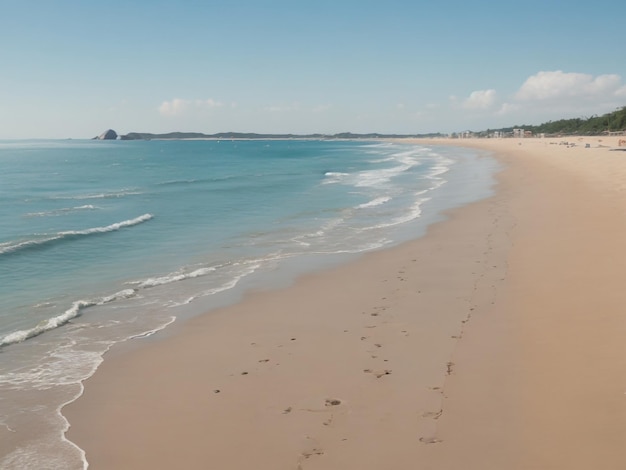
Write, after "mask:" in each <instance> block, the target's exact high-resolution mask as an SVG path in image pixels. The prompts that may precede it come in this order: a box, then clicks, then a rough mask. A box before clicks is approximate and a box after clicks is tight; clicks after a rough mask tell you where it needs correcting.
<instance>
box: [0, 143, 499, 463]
mask: <svg viewBox="0 0 626 470" xmlns="http://www.w3.org/2000/svg"><path fill="white" fill-rule="evenodd" d="M494 170H495V163H494V162H493V161H492V160H491V159H489V158H485V157H481V156H478V155H477V154H476V153H475V152H474V151H471V150H467V149H458V148H452V147H424V146H420V145H413V144H402V143H387V142H361V141H356V142H355V141H16V142H8V141H4V142H0V296H1V297H0V298H1V299H2V309H1V310H0V348H1V349H0V351H2V354H0V442H1V441H2V439H3V437H4V438H5V439H4V442H8V441H11V444H10V445H9V446H8V447H7V448H6V449H5V448H3V446H2V444H0V452H2V453H0V467H1V468H28V467H29V466H32V468H46V466H45V465H47V466H49V468H83V466H84V465H85V461H84V456H83V455H82V451H81V450H80V449H78V448H76V447H75V446H74V445H73V444H72V443H70V442H68V441H66V440H65V439H64V436H63V432H64V430H65V428H66V427H67V422H66V421H65V419H64V418H63V416H62V415H61V413H60V409H61V407H62V405H63V404H65V403H68V402H70V401H72V400H74V399H75V398H76V397H77V396H79V395H80V394H81V393H82V384H81V381H82V380H84V379H85V378H86V377H88V376H90V375H91V374H92V373H93V372H94V371H95V369H96V368H97V366H98V365H99V364H100V362H101V361H102V355H103V353H104V352H105V351H106V350H107V349H108V348H110V346H111V345H113V344H115V343H117V342H120V341H126V340H128V339H131V338H143V337H145V336H147V335H150V334H152V333H153V332H155V331H158V330H160V329H162V328H164V327H165V326H166V325H168V324H170V323H171V322H172V321H174V320H175V319H176V318H179V317H181V316H184V315H190V314H195V313H198V312H200V311H206V310H208V309H210V308H211V307H213V306H215V305H219V304H220V303H224V302H226V301H228V299H230V300H231V301H232V299H234V298H236V296H237V295H238V294H240V293H241V292H242V291H243V290H245V289H246V288H247V287H250V286H251V285H255V286H258V285H264V286H272V285H273V282H275V281H276V279H282V280H283V282H284V281H285V280H289V279H291V278H293V277H294V276H295V275H297V274H298V273H301V272H305V271H306V270H308V269H313V268H317V267H321V266H324V265H327V264H329V263H333V262H339V261H341V260H343V259H346V257H349V256H354V255H356V254H358V253H362V252H366V251H369V250H373V249H378V248H381V247H385V246H389V245H392V244H394V243H398V242H400V241H403V240H406V239H409V238H415V237H416V236H419V235H420V234H421V233H423V231H424V229H425V227H426V225H427V224H428V223H431V222H433V221H434V220H437V219H438V218H440V215H439V214H440V213H441V211H442V210H444V209H446V208H449V207H453V206H456V205H459V204H463V203H466V202H469V201H472V200H476V199H478V198H482V197H485V196H487V195H488V194H489V191H490V187H491V185H492V173H493V171H494ZM42 416H44V419H43V423H44V424H43V425H42V418H41V417H42ZM18 435H19V438H18V437H17V436H18ZM7 439H8V440H7Z"/></svg>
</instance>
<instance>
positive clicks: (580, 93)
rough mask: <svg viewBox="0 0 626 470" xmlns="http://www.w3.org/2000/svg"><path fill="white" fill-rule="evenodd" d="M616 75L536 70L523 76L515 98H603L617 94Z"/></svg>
mask: <svg viewBox="0 0 626 470" xmlns="http://www.w3.org/2000/svg"><path fill="white" fill-rule="evenodd" d="M624 88H625V87H623V86H621V77H620V76H619V75H615V74H610V75H598V76H596V77H594V76H593V75H589V74H585V73H566V72H563V71H561V70H556V71H552V72H539V73H537V74H536V75H532V76H530V77H528V78H527V79H526V81H525V82H524V83H523V84H522V86H521V88H520V89H519V91H518V92H517V93H516V95H515V98H516V99H517V100H519V101H545V100H560V99H568V98H594V99H598V98H599V99H606V98H609V97H614V96H620V94H621V93H622V90H623V89H624Z"/></svg>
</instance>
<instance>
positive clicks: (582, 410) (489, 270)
mask: <svg viewBox="0 0 626 470" xmlns="http://www.w3.org/2000/svg"><path fill="white" fill-rule="evenodd" d="M565 140H567V139H559V140H557V141H556V142H555V143H554V144H552V143H551V142H550V141H549V140H547V139H521V140H513V139H508V140H489V141H487V140H481V141H470V140H467V141H463V142H459V141H456V142H454V143H456V144H462V145H465V146H478V147H480V148H485V149H488V150H490V151H493V152H495V153H496V154H497V156H498V158H499V159H501V161H503V162H504V163H505V169H504V171H503V172H502V173H501V174H500V176H499V185H498V188H497V189H498V190H497V194H496V195H495V196H494V197H491V198H489V199H487V200H484V201H481V202H478V203H475V204H471V205H468V206H466V207H463V208H461V209H458V210H455V211H453V212H451V213H450V214H449V215H450V217H449V219H448V220H447V221H445V222H442V223H438V224H435V225H433V226H432V227H431V228H430V229H429V231H428V233H427V235H426V236H425V237H423V238H421V239H418V240H415V241H412V242H410V243H406V244H403V245H402V246H399V247H396V248H392V249H388V250H384V251H379V252H375V253H370V254H368V255H366V256H363V257H362V258H360V259H359V260H357V261H355V262H353V263H350V264H348V265H345V266H341V267H338V268H335V269H332V270H329V271H325V272H322V273H316V274H312V275H308V276H305V277H303V278H301V279H299V280H298V281H297V282H296V283H295V284H294V285H293V286H291V287H288V288H286V289H281V290H276V291H271V292H259V293H254V294H251V295H249V296H248V297H247V298H246V299H245V300H244V301H242V302H240V303H239V304H237V305H234V306H232V307H228V308H225V309H221V310H219V311H215V312H210V313H208V314H206V315H204V316H201V317H198V318H195V319H193V320H191V321H187V322H185V323H183V324H181V325H178V326H176V330H175V334H171V335H168V336H167V337H165V338H163V339H158V338H155V339H150V340H137V341H135V342H134V343H135V346H134V347H132V348H129V347H128V346H127V347H125V348H121V349H120V350H118V351H115V352H114V353H113V354H110V355H109V356H107V358H106V359H105V362H104V364H103V365H102V366H101V368H100V369H99V370H98V372H97V373H96V374H95V375H94V376H93V377H92V378H91V379H89V380H88V381H87V382H86V390H85V394H84V396H83V397H81V398H80V399H79V400H78V401H76V402H75V403H74V404H72V405H70V406H68V407H66V408H65V410H64V414H65V415H66V416H67V417H68V419H69V421H70V423H71V425H72V427H71V429H70V431H69V433H68V437H69V438H70V439H71V440H72V441H74V442H76V443H77V444H78V445H79V446H81V447H82V448H84V449H85V450H86V452H87V458H88V460H89V462H90V468H93V469H96V470H97V469H137V470H139V469H170V468H186V469H212V468H216V469H217V468H219V469H258V470H265V469H267V470H270V469H271V470H281V469H290V470H309V469H328V470H335V469H336V470H339V469H342V470H346V469H359V470H361V469H372V470H374V469H377V470H378V469H407V468H411V469H412V468H415V469H425V470H446V469H450V470H453V469H454V470H457V469H464V470H471V469H476V470H478V469H480V470H490V469H494V470H501V469H507V470H509V469H524V470H526V469H529V470H530V469H538V470H539V469H541V470H546V469H568V470H569V469H581V470H582V469H585V470H588V469H592V468H598V469H607V470H608V469H616V470H617V469H623V468H626V449H625V448H624V443H626V311H625V310H626V289H624V287H623V283H624V278H625V276H624V273H626V255H624V254H623V249H624V240H626V152H612V151H609V149H608V148H606V147H598V145H611V144H612V145H616V144H617V139H614V140H615V142H611V141H609V140H608V139H604V142H598V139H597V138H595V139H589V140H578V139H575V140H574V143H576V146H575V147H571V146H569V145H564V144H562V145H558V144H559V142H563V141H565ZM440 143H442V144H450V143H451V142H450V141H441V142H440ZM585 143H590V145H591V148H584V144H585ZM138 341H145V343H143V344H142V345H141V347H137V346H136V345H137V344H139V343H138Z"/></svg>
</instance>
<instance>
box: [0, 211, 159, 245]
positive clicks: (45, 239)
mask: <svg viewBox="0 0 626 470" xmlns="http://www.w3.org/2000/svg"><path fill="white" fill-rule="evenodd" d="M152 218H154V216H153V215H152V214H144V215H141V216H139V217H136V218H134V219H130V220H124V221H122V222H117V223H115V224H111V225H107V226H105V227H93V228H89V229H86V230H68V231H64V232H58V233H56V234H54V235H44V236H42V237H40V238H33V239H30V240H23V241H9V242H4V243H0V255H4V254H8V253H13V252H16V251H19V250H23V249H26V248H30V247H35V246H39V245H46V244H48V243H51V242H54V241H57V240H62V239H64V238H68V237H75V236H84V235H93V234H96V233H107V232H115V231H117V230H120V229H122V228H125V227H132V226H133V225H138V224H141V223H143V222H146V221H148V220H150V219H152Z"/></svg>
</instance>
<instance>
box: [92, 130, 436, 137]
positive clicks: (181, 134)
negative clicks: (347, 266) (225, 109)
mask: <svg viewBox="0 0 626 470" xmlns="http://www.w3.org/2000/svg"><path fill="white" fill-rule="evenodd" d="M443 136H444V134H440V133H433V134H379V133H371V134H354V133H352V132H342V133H339V134H302V135H301V134H257V133H254V132H220V133H217V134H204V133H202V132H168V133H166V134H151V133H149V132H129V133H128V134H125V135H118V134H117V132H115V131H114V130H113V129H109V130H107V131H106V132H103V133H102V134H100V135H99V136H98V137H94V140H116V139H118V138H119V139H120V140H194V139H196V140H202V139H206V140H209V139H211V140H218V139H225V140H226V139H241V140H245V139H247V140H261V139H274V140H277V139H285V140H286V139H317V140H322V139H350V140H352V139H401V138H416V137H443Z"/></svg>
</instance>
